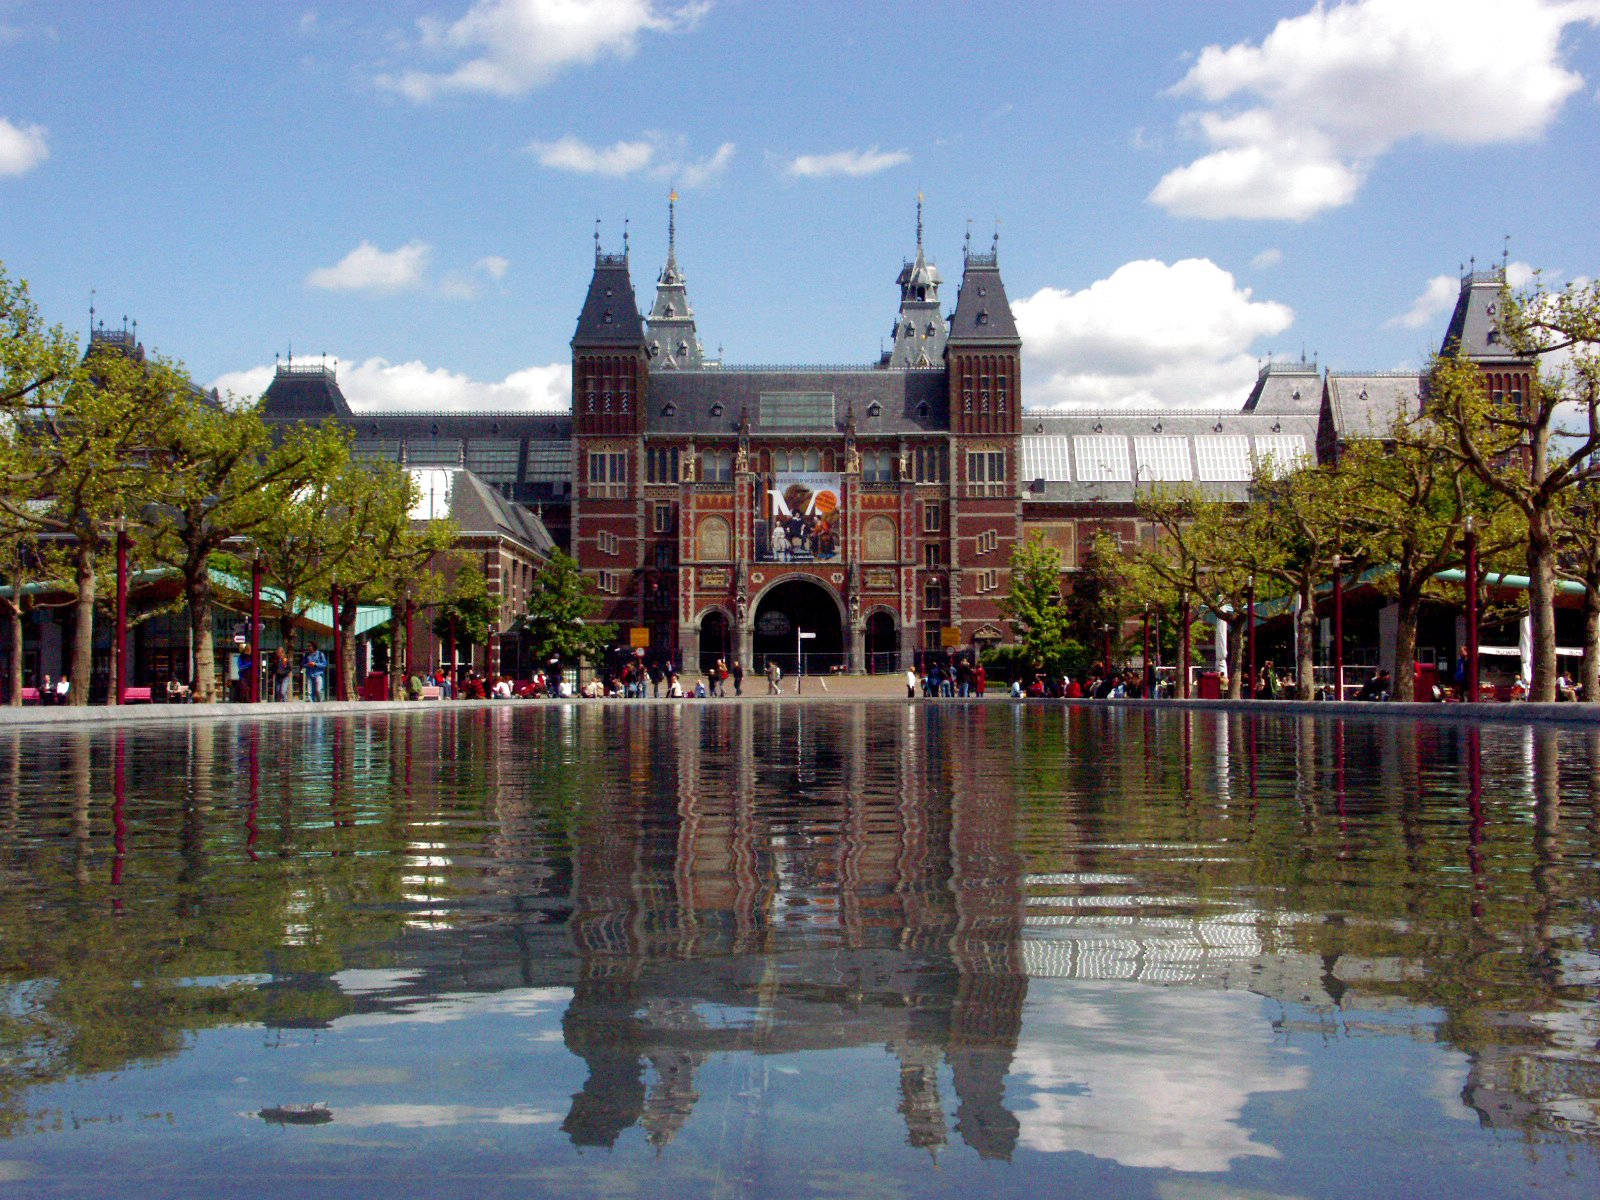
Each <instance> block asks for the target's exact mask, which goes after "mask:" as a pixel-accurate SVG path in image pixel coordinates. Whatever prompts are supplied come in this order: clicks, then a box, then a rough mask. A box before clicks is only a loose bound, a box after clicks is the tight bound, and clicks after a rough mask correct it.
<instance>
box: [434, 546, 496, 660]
mask: <svg viewBox="0 0 1600 1200" xmlns="http://www.w3.org/2000/svg"><path fill="white" fill-rule="evenodd" d="M445 586H446V591H445V594H444V597H443V598H442V599H441V600H440V601H439V604H438V607H437V608H435V610H434V616H433V632H434V636H435V637H438V638H439V639H441V640H442V641H447V642H451V643H453V644H454V645H455V646H456V647H457V648H459V647H462V646H487V645H488V644H489V638H490V637H491V636H493V635H494V633H495V631H496V630H497V629H498V628H499V625H500V602H499V601H498V600H496V599H495V598H494V597H493V596H491V595H489V584H488V581H487V580H486V579H484V577H483V572H482V571H481V570H479V569H478V565H477V563H471V562H469V563H465V564H464V565H463V566H461V567H460V568H459V569H458V570H457V571H456V572H455V574H454V575H453V576H452V577H451V578H450V580H449V582H448V583H447V584H446V585H445Z"/></svg>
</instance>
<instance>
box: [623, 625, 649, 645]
mask: <svg viewBox="0 0 1600 1200" xmlns="http://www.w3.org/2000/svg"><path fill="white" fill-rule="evenodd" d="M628 645H629V646H631V647H633V648H634V649H635V650H645V649H648V648H649V646H650V627H649V626H648V625H632V626H629V628H628Z"/></svg>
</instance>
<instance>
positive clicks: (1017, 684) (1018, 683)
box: [1011, 679, 1022, 700]
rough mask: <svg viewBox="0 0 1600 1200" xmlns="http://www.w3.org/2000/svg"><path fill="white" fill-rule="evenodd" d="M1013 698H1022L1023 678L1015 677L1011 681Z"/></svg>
mask: <svg viewBox="0 0 1600 1200" xmlns="http://www.w3.org/2000/svg"><path fill="white" fill-rule="evenodd" d="M1011 698H1012V699H1013V700H1021V699H1022V680H1020V679H1013V680H1012V681H1011Z"/></svg>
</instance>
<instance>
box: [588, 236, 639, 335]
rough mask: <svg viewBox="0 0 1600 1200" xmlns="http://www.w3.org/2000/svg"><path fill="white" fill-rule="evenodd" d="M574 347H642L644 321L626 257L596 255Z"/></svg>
mask: <svg viewBox="0 0 1600 1200" xmlns="http://www.w3.org/2000/svg"><path fill="white" fill-rule="evenodd" d="M572 344H573V345H574V346H642V345H644V320H643V318H641V317H640V316H639V302H638V300H637V299H635V297H634V294H633V279H632V278H631V277H630V276H629V274H628V256H627V255H626V254H596V255H595V260H594V275H593V276H592V277H591V278H590V280H589V294H588V295H587V296H585V297H584V300H583V311H582V312H581V313H579V314H578V328H577V331H576V332H575V333H573V335H572Z"/></svg>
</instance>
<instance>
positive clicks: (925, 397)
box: [645, 367, 949, 437]
mask: <svg viewBox="0 0 1600 1200" xmlns="http://www.w3.org/2000/svg"><path fill="white" fill-rule="evenodd" d="M763 392H766V393H775V392H787V393H794V392H827V393H830V394H832V396H833V397H834V406H833V407H834V420H833V423H832V424H831V425H829V426H826V427H822V428H818V429H813V430H807V429H795V428H784V429H776V430H774V429H768V428H765V427H764V426H763V425H762V424H761V395H762V393H763ZM645 403H646V409H645V429H646V431H647V432H649V433H653V434H661V433H684V434H733V433H737V432H738V429H739V417H740V414H741V413H748V415H749V420H750V429H751V432H752V433H755V434H760V435H763V436H771V435H773V434H778V435H782V434H786V433H793V434H802V435H803V434H815V433H819V432H826V433H842V432H843V431H844V427H845V420H846V418H847V417H848V416H849V415H850V414H852V413H853V414H854V416H855V421H856V432H857V433H858V434H860V435H861V436H863V437H866V436H871V435H874V434H902V433H907V434H910V433H939V432H944V431H946V430H947V429H948V426H949V414H948V396H947V394H946V391H945V371H944V369H943V368H942V367H939V368H935V369H933V370H922V371H885V370H880V369H878V368H875V367H857V368H827V367H819V368H817V369H814V370H807V369H806V368H803V367H731V368H722V369H712V370H705V371H663V372H662V373H661V374H659V375H658V374H655V373H653V372H652V374H651V375H650V384H649V387H648V388H647V390H646V392H645ZM874 406H876V413H874Z"/></svg>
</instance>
